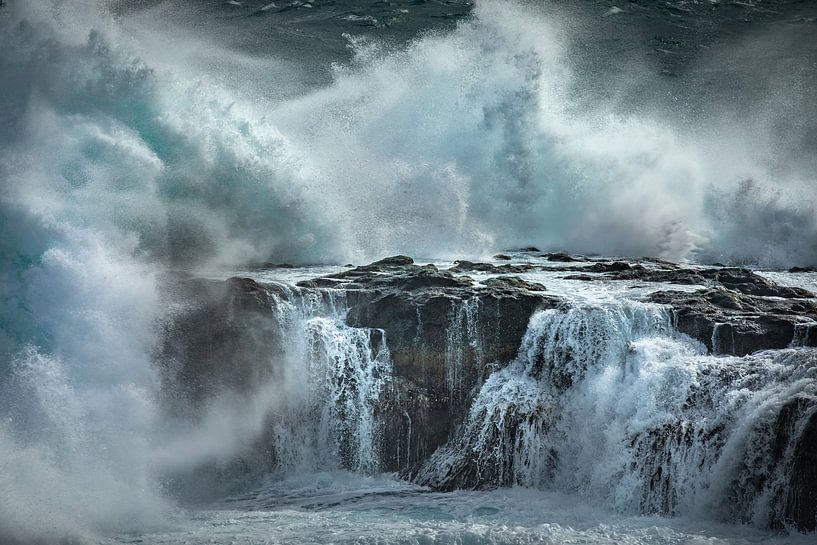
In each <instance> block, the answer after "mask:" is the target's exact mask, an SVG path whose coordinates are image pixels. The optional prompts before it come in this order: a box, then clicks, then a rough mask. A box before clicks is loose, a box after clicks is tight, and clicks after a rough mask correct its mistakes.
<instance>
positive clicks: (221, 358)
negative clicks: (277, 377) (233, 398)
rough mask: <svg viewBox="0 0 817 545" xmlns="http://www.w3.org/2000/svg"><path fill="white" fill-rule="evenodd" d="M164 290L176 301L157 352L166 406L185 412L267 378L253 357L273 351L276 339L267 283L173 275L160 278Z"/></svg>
mask: <svg viewBox="0 0 817 545" xmlns="http://www.w3.org/2000/svg"><path fill="white" fill-rule="evenodd" d="M164 291H165V292H166V293H167V294H169V296H170V297H172V298H173V299H175V300H177V301H179V303H177V307H178V309H179V310H177V311H176V313H175V315H174V316H172V317H171V319H169V320H168V322H167V323H166V324H165V326H164V329H165V334H164V335H163V343H162V345H161V346H160V348H159V351H158V354H157V359H158V361H159V362H160V363H161V367H162V371H163V372H162V381H163V383H164V387H163V391H164V392H166V393H167V394H168V397H167V399H166V400H165V402H166V404H167V405H168V408H169V409H171V410H172V411H176V412H185V411H187V410H190V409H194V408H195V407H196V406H197V405H198V404H199V403H201V402H203V401H204V400H205V399H207V398H209V397H212V396H213V395H215V394H216V393H218V392H221V391H225V390H235V391H248V390H249V389H250V388H251V387H252V386H253V385H254V384H257V383H258V382H259V381H262V380H264V379H266V378H267V377H268V375H267V373H268V371H269V369H268V368H267V367H266V366H259V365H257V362H258V356H259V354H274V353H275V350H276V344H277V342H278V341H279V339H278V338H277V337H278V328H277V327H275V321H274V317H273V314H272V313H271V310H272V305H273V302H272V298H271V297H270V291H269V289H268V288H267V287H265V286H263V285H261V284H259V283H257V282H255V281H253V280H251V279H249V278H230V279H229V280H227V281H226V282H217V281H208V280H203V279H189V278H184V279H182V278H179V277H176V278H171V279H167V280H166V281H165V286H164Z"/></svg>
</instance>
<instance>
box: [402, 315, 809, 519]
mask: <svg viewBox="0 0 817 545" xmlns="http://www.w3.org/2000/svg"><path fill="white" fill-rule="evenodd" d="M815 377H817V354H815V353H814V352H813V351H812V350H807V349H802V350H793V349H792V350H785V351H780V352H767V353H759V354H756V355H753V356H748V357H745V358H735V357H727V358H716V357H712V356H707V355H705V353H704V349H703V347H702V346H701V345H700V344H699V343H697V342H695V341H692V340H691V339H688V338H685V337H684V336H682V335H679V334H676V333H674V332H673V329H672V326H671V317H670V315H669V313H668V312H667V311H666V310H665V309H663V308H661V307H659V306H656V305H647V304H641V303H633V302H628V301H619V302H615V303H610V304H605V305H590V306H581V307H577V308H573V309H570V310H568V311H557V310H549V311H545V312H541V313H539V314H537V315H535V316H534V317H533V318H532V319H531V322H530V325H529V328H528V332H527V334H526V336H525V339H524V341H523V344H522V347H521V348H520V351H519V355H518V357H517V359H516V360H515V361H514V362H512V363H511V364H510V365H508V366H507V367H505V368H503V369H500V370H498V371H496V372H494V373H493V374H492V375H491V376H490V377H489V378H488V380H487V381H486V382H485V384H484V385H483V387H482V389H481V391H480V393H479V395H478V396H477V398H476V399H475V401H474V403H473V406H472V407H471V410H470V413H469V416H468V421H467V424H466V425H465V426H464V429H463V431H462V433H461V435H460V437H459V439H457V440H456V441H455V442H454V444H452V445H449V446H448V447H445V448H443V449H440V451H438V452H437V453H435V455H434V456H433V457H432V458H431V459H430V461H429V462H428V463H427V464H426V465H425V467H424V469H423V470H422V471H421V473H420V475H419V477H418V479H419V481H420V482H424V483H427V484H432V485H435V486H439V487H452V486H457V487H459V486H465V487H469V486H475V485H479V486H485V485H486V484H488V485H508V484H517V485H522V486H534V487H542V488H555V489H561V490H571V491H576V492H579V493H580V494H582V495H584V496H587V497H589V498H592V499H594V500H598V501H601V502H603V503H605V504H607V505H611V506H613V507H615V508H616V509H618V510H621V511H628V512H641V513H658V514H672V515H682V514H683V515H697V516H703V517H707V516H715V517H717V518H721V519H723V520H730V521H735V520H737V521H743V522H751V523H755V524H759V525H769V524H772V525H774V524H780V523H781V521H783V520H785V515H786V513H787V510H789V509H790V508H791V505H790V504H791V502H793V501H798V500H797V499H796V498H793V496H795V495H797V494H798V492H792V491H791V489H790V487H791V482H792V471H793V466H794V464H795V454H796V450H797V449H798V448H799V447H798V445H799V444H800V442H801V441H802V440H804V436H803V435H802V434H803V430H804V429H805V427H806V426H807V425H808V424H809V422H810V419H812V418H813V417H814V415H815V412H816V411H817V385H815V382H814V378H815ZM782 421H786V422H787V424H786V426H788V427H785V426H784V428H785V431H781V422H782ZM800 493H802V491H801V492H800Z"/></svg>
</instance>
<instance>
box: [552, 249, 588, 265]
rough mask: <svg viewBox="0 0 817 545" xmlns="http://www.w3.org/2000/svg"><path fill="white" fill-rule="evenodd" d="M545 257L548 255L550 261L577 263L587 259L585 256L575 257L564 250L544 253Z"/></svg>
mask: <svg viewBox="0 0 817 545" xmlns="http://www.w3.org/2000/svg"><path fill="white" fill-rule="evenodd" d="M543 257H546V258H547V260H548V261H554V262H557V263H575V262H577V261H587V260H586V259H585V258H582V257H573V256H571V255H570V254H566V253H564V252H555V253H551V254H543Z"/></svg>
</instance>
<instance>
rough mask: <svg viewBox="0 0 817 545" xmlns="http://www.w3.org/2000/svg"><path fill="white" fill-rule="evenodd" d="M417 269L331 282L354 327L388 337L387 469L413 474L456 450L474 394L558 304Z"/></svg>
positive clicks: (362, 272)
mask: <svg viewBox="0 0 817 545" xmlns="http://www.w3.org/2000/svg"><path fill="white" fill-rule="evenodd" d="M409 259H410V258H405V257H404V256H398V257H394V258H387V259H384V260H381V261H379V262H376V263H372V264H371V265H366V266H363V267H357V268H355V269H352V270H349V271H345V272H343V273H340V274H337V275H334V276H332V277H329V280H330V281H331V282H332V283H333V285H334V287H336V288H342V289H344V290H346V294H347V300H348V301H349V304H350V307H351V308H350V311H349V313H348V315H347V323H348V324H349V325H350V326H354V327H368V328H377V329H382V330H383V331H384V332H385V336H386V343H387V345H388V347H389V350H390V352H391V357H392V361H393V365H394V376H395V380H394V382H393V384H392V389H393V391H392V392H391V394H390V395H389V396H388V399H389V402H388V403H387V404H386V406H384V407H383V411H384V412H385V413H386V419H385V420H386V421H387V422H389V423H390V425H389V426H387V429H386V433H385V435H386V437H385V441H384V464H385V468H386V469H387V470H390V471H402V472H405V473H410V472H411V471H413V470H414V469H416V466H417V464H418V463H419V462H421V461H423V460H425V459H426V458H427V457H428V456H430V455H431V454H432V453H433V452H434V451H435V450H436V449H437V448H438V447H440V446H441V445H442V444H444V443H445V442H447V441H448V440H449V438H450V436H451V433H452V432H453V430H454V428H455V427H456V426H457V425H458V424H459V423H460V422H461V420H462V418H463V416H464V414H465V412H467V410H468V407H469V405H470V399H471V398H472V397H473V395H474V393H475V392H474V390H475V388H477V387H478V386H479V385H481V384H482V382H483V381H484V380H485V378H486V377H487V375H488V374H489V373H490V371H491V370H493V369H495V368H496V367H497V366H501V365H504V364H506V363H507V362H509V361H510V360H511V359H513V357H514V356H515V355H516V352H517V350H518V349H519V345H520V342H521V340H522V337H523V335H524V334H525V330H526V328H527V324H528V320H529V318H530V316H531V315H532V314H533V313H534V312H535V311H536V310H539V309H544V308H553V307H556V306H558V305H559V304H560V301H559V300H556V299H554V298H552V297H548V296H546V295H545V294H543V293H542V292H543V291H544V286H541V285H539V284H534V283H529V282H525V281H523V280H520V279H518V278H497V279H494V281H493V282H488V283H486V284H487V285H485V286H479V285H476V284H475V283H474V282H473V281H472V280H471V279H470V278H468V277H463V276H456V275H454V274H452V272H451V271H440V270H438V269H437V268H436V267H434V266H433V265H427V266H418V265H415V264H413V262H409V261H408V260H409ZM463 263H467V262H460V266H458V267H455V268H454V269H453V270H456V271H460V270H462V269H461V266H462V264H463ZM324 283H325V280H321V281H308V282H305V283H302V284H301V285H302V286H311V285H321V284H324Z"/></svg>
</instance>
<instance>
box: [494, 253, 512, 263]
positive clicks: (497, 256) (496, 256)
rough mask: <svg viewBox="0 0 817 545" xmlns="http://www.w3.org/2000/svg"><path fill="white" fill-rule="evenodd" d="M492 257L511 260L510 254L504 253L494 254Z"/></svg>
mask: <svg viewBox="0 0 817 545" xmlns="http://www.w3.org/2000/svg"><path fill="white" fill-rule="evenodd" d="M494 259H498V260H500V261H510V260H511V256H509V255H506V254H496V255H495V256H494Z"/></svg>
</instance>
